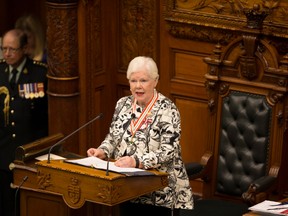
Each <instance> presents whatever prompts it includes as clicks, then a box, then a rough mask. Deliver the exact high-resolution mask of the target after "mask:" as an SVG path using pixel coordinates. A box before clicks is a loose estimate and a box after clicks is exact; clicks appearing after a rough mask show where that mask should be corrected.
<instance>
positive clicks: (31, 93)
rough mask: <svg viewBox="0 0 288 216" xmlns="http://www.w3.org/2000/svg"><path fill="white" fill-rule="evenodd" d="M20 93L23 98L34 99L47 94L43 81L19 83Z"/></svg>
mask: <svg viewBox="0 0 288 216" xmlns="http://www.w3.org/2000/svg"><path fill="white" fill-rule="evenodd" d="M19 95H20V97H22V98H26V99H33V98H39V97H40V98H42V97H44V96H45V92H44V84H43V83H25V84H19Z"/></svg>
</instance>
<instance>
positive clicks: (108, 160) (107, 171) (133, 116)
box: [106, 113, 136, 176]
mask: <svg viewBox="0 0 288 216" xmlns="http://www.w3.org/2000/svg"><path fill="white" fill-rule="evenodd" d="M134 118H136V115H135V113H132V114H131V118H130V119H129V120H128V121H127V122H126V124H125V125H124V127H123V128H124V131H123V133H122V135H121V138H120V139H119V142H118V143H117V145H115V148H114V150H115V149H116V148H117V147H118V145H119V144H120V143H121V140H122V138H123V136H124V134H125V132H126V131H127V129H128V127H129V125H130V124H131V121H132V120H133V119H134ZM113 154H114V151H113V152H112V154H111V155H113ZM109 162H110V155H109V157H108V158H107V168H106V176H109Z"/></svg>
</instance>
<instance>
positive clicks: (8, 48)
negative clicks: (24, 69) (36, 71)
mask: <svg viewBox="0 0 288 216" xmlns="http://www.w3.org/2000/svg"><path fill="white" fill-rule="evenodd" d="M0 48H1V50H2V52H3V53H5V52H7V51H8V52H9V51H10V52H11V53H13V54H14V53H16V52H17V51H18V50H20V47H19V48H12V47H2V46H1V47H0Z"/></svg>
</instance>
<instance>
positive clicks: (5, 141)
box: [0, 29, 48, 216]
mask: <svg viewBox="0 0 288 216" xmlns="http://www.w3.org/2000/svg"><path fill="white" fill-rule="evenodd" d="M26 47H27V36H26V35H25V33H24V32H22V31H21V30H18V29H13V30H10V31H8V32H6V33H5V34H4V36H3V40H2V46H1V50H2V53H3V58H4V59H3V60H1V61H0V215H1V216H12V215H15V213H14V208H15V206H14V203H15V201H16V199H15V190H14V189H12V188H11V187H10V184H11V182H13V176H12V171H11V170H10V169H9V164H10V163H11V162H13V160H14V157H15V149H16V148H17V147H18V146H20V145H23V144H26V143H29V142H32V141H34V140H36V139H38V138H41V137H44V136H47V135H48V103H47V96H46V88H47V76H46V74H47V67H46V66H44V65H43V64H40V63H37V62H35V61H33V60H31V59H29V58H28V57H27V55H26Z"/></svg>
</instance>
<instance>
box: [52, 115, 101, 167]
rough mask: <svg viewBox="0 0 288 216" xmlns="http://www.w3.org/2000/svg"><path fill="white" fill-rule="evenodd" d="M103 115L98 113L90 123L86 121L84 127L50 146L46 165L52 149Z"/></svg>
mask: <svg viewBox="0 0 288 216" xmlns="http://www.w3.org/2000/svg"><path fill="white" fill-rule="evenodd" d="M102 116H103V113H100V114H99V115H97V116H96V117H95V118H93V119H91V120H90V121H88V122H87V123H85V124H84V125H82V126H81V127H79V128H78V129H76V130H75V131H73V132H72V133H70V134H69V135H67V136H66V137H64V138H63V139H61V140H59V141H58V142H56V143H55V144H54V145H52V146H51V147H50V149H49V152H48V161H47V163H50V154H51V151H52V149H53V148H54V147H56V146H57V145H59V144H61V143H62V142H64V141H65V140H66V139H68V138H69V137H71V136H72V135H74V134H75V133H77V132H78V131H80V130H81V129H82V128H84V127H86V126H87V125H89V124H91V123H92V122H94V121H95V120H97V119H99V118H102Z"/></svg>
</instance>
